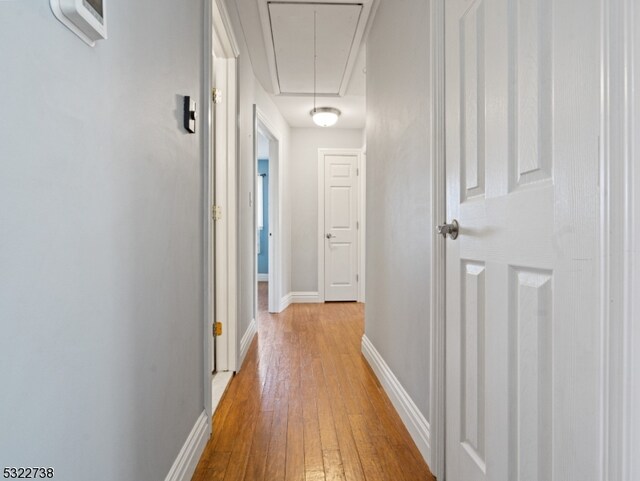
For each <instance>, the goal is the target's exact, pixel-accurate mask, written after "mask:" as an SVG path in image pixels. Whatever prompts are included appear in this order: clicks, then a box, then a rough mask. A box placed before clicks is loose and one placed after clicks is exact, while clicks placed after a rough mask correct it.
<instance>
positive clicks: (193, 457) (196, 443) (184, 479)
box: [164, 411, 211, 481]
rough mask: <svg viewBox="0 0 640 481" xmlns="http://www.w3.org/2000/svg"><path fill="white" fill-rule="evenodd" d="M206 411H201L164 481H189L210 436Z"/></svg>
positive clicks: (208, 418) (209, 422) (209, 423)
mask: <svg viewBox="0 0 640 481" xmlns="http://www.w3.org/2000/svg"><path fill="white" fill-rule="evenodd" d="M210 419H211V418H210V417H209V415H208V414H207V412H206V411H202V413H201V414H200V416H199V417H198V420H197V421H196V423H195V424H194V426H193V429H191V432H190V433H189V436H188V437H187V440H186V441H185V442H184V444H183V446H182V449H180V452H179V453H178V457H177V458H176V460H175V461H174V462H173V465H172V466H171V469H170V470H169V474H167V477H166V478H164V479H165V481H189V480H190V479H191V477H192V476H193V473H194V472H195V470H196V466H197V464H198V461H199V460H200V456H202V452H203V451H204V448H205V446H206V445H207V441H209V437H210V436H211V421H210Z"/></svg>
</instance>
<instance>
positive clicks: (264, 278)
mask: <svg viewBox="0 0 640 481" xmlns="http://www.w3.org/2000/svg"><path fill="white" fill-rule="evenodd" d="M258 282H269V274H262V273H261V272H258Z"/></svg>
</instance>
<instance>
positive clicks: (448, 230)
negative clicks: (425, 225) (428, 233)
mask: <svg viewBox="0 0 640 481" xmlns="http://www.w3.org/2000/svg"><path fill="white" fill-rule="evenodd" d="M436 232H437V233H438V234H441V235H442V237H444V238H445V239H446V238H447V235H449V237H450V238H451V240H456V239H457V238H458V234H459V233H460V224H458V221H457V220H455V219H453V220H452V221H451V224H440V225H439V226H437V227H436Z"/></svg>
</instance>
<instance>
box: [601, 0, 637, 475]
mask: <svg viewBox="0 0 640 481" xmlns="http://www.w3.org/2000/svg"><path fill="white" fill-rule="evenodd" d="M602 12H603V22H602V28H601V30H602V55H601V57H602V92H603V96H602V112H601V116H602V121H601V125H602V131H601V162H600V167H601V168H600V186H601V188H600V199H601V225H600V234H601V235H600V246H601V252H600V279H601V285H600V293H601V294H600V305H601V332H602V335H601V338H602V346H601V351H602V359H601V369H602V379H603V384H602V413H601V418H602V425H601V430H602V436H601V449H602V462H601V465H602V472H601V473H599V474H600V476H599V479H601V480H603V481H604V480H614V479H615V480H621V481H632V480H636V479H638V477H639V476H640V409H639V408H638V404H639V403H640V374H639V372H640V356H638V355H637V346H638V345H640V332H638V322H639V319H640V302H639V301H638V296H637V295H636V293H637V292H638V287H637V285H638V282H639V281H640V278H639V275H640V263H639V262H638V251H639V248H640V246H639V245H638V238H639V236H640V218H639V214H640V196H639V195H638V192H639V191H640V177H639V172H638V170H637V162H638V160H640V159H638V158H637V149H638V147H640V144H638V142H639V141H638V136H637V123H636V122H637V118H638V115H640V93H639V90H640V89H638V87H639V85H638V83H639V80H640V79H639V78H638V73H639V72H638V71H637V68H638V65H640V49H639V48H638V45H639V44H640V32H639V31H638V30H637V28H636V25H637V23H636V22H637V21H639V20H640V8H639V7H638V5H637V2H636V1H634V0H603V2H602Z"/></svg>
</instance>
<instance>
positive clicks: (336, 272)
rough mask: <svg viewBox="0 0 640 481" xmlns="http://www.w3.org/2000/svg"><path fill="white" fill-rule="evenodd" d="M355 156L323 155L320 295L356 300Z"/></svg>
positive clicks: (356, 166)
mask: <svg viewBox="0 0 640 481" xmlns="http://www.w3.org/2000/svg"><path fill="white" fill-rule="evenodd" d="M358 155H359V154H357V153H352V154H338V153H325V154H324V236H323V242H324V294H325V300H326V301H355V300H357V299H358V180H357V168H358Z"/></svg>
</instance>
